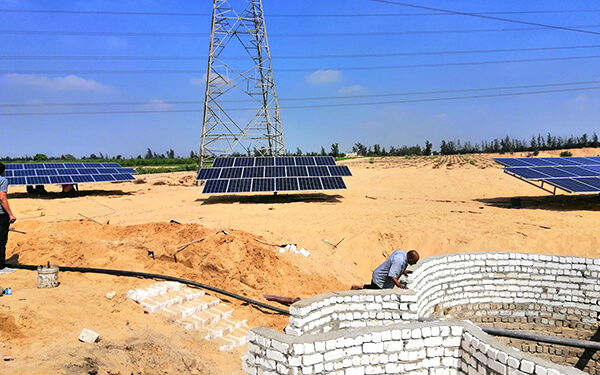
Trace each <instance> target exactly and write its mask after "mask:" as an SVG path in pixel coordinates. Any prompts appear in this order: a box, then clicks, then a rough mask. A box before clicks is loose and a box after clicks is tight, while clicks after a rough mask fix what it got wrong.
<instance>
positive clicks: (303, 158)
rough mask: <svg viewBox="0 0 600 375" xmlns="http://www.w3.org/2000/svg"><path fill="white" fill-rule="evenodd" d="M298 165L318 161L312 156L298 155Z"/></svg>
mask: <svg viewBox="0 0 600 375" xmlns="http://www.w3.org/2000/svg"><path fill="white" fill-rule="evenodd" d="M296 165H317V163H316V161H315V158H314V157H312V156H298V157H296Z"/></svg>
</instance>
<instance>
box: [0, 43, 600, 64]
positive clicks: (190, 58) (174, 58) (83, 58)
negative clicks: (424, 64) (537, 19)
mask: <svg viewBox="0 0 600 375" xmlns="http://www.w3.org/2000/svg"><path fill="white" fill-rule="evenodd" d="M588 48H600V45H591V46H564V47H538V48H510V49H487V50H465V51H431V52H402V53H366V54H354V55H304V56H272V59H274V60H309V59H345V58H352V59H356V58H372V57H399V56H433V55H463V54H477V53H499V52H533V51H559V50H571V49H588ZM206 59H207V56H41V55H38V56H34V55H30V56H0V60H78V61H79V60H80V61H88V60H90V61H91V60H93V61H98V60H100V61H102V60H120V61H198V60H200V61H203V60H206ZM227 59H228V60H230V59H232V60H246V59H247V57H246V56H229V57H227Z"/></svg>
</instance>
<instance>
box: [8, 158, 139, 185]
mask: <svg viewBox="0 0 600 375" xmlns="http://www.w3.org/2000/svg"><path fill="white" fill-rule="evenodd" d="M6 168H7V170H6V171H5V172H4V173H5V176H6V177H7V178H8V177H11V180H9V183H10V184H11V185H49V184H72V183H84V182H107V181H131V180H135V178H134V177H133V176H132V174H137V171H136V170H135V169H133V168H121V166H120V165H119V164H118V163H25V164H6ZM91 175H94V176H95V177H91ZM81 176H84V177H81Z"/></svg>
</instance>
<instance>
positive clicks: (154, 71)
mask: <svg viewBox="0 0 600 375" xmlns="http://www.w3.org/2000/svg"><path fill="white" fill-rule="evenodd" d="M597 58H600V55H592V56H572V57H550V58H539V59H521V60H496V61H471V62H457V63H435V64H407V65H388V66H352V67H327V68H297V69H294V68H290V69H277V72H279V73H284V72H285V73H299V72H314V71H318V70H340V71H344V70H346V71H348V70H386V69H389V70H391V69H407V68H436V67H443V66H466V65H489V64H507V63H530V62H542V61H568V60H584V59H597ZM204 73H206V70H198V69H121V70H118V69H114V70H35V69H29V70H0V74H47V75H61V74H204Z"/></svg>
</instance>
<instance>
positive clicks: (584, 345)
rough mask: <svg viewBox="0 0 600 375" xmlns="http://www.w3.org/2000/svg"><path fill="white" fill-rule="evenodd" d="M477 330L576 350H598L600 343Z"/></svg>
mask: <svg viewBox="0 0 600 375" xmlns="http://www.w3.org/2000/svg"><path fill="white" fill-rule="evenodd" d="M479 328H481V330H482V331H483V332H485V333H487V334H490V335H494V336H504V337H512V338H515V339H521V340H529V341H538V342H545V343H548V344H556V345H564V346H572V347H576V348H585V349H594V350H600V342H593V341H587V340H579V339H572V338H568V337H560V336H552V335H543V334H540V333H533V332H523V331H513V330H510V329H505V328H496V327H487V326H479Z"/></svg>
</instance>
